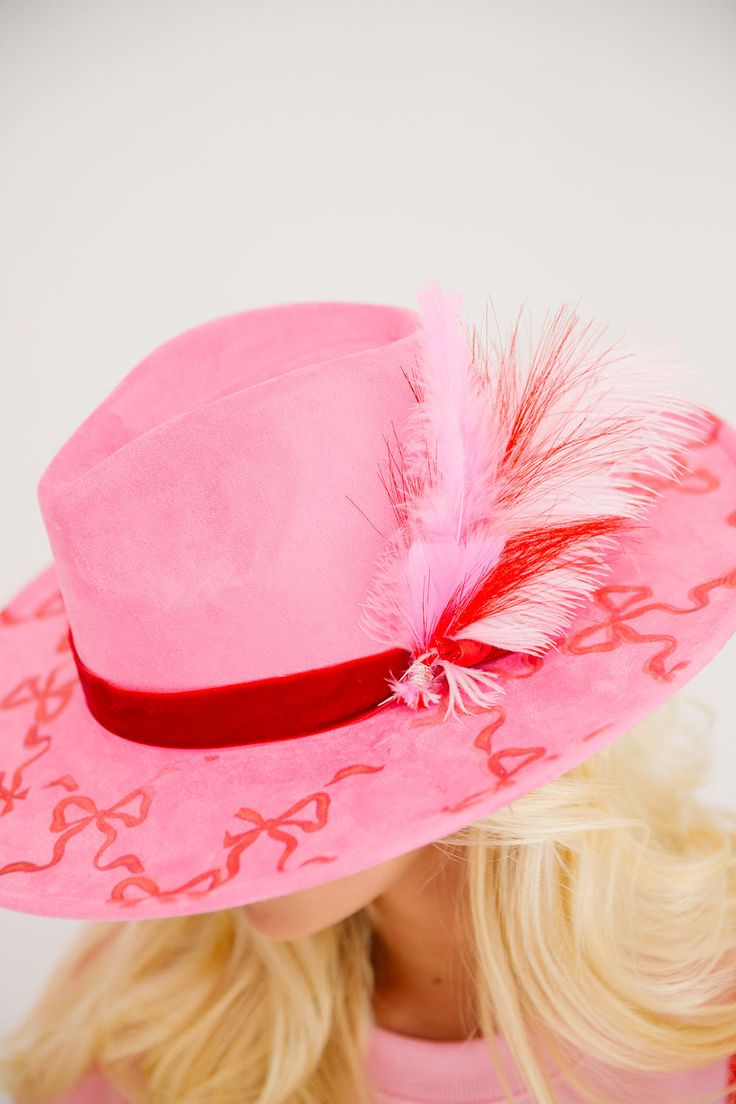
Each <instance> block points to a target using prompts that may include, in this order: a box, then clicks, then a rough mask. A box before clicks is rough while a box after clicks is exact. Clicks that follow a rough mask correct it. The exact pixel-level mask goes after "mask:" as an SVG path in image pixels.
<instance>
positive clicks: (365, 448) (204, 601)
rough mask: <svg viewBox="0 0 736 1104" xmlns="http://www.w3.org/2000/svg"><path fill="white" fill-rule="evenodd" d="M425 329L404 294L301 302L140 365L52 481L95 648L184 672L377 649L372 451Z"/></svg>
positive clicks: (56, 538)
mask: <svg viewBox="0 0 736 1104" xmlns="http://www.w3.org/2000/svg"><path fill="white" fill-rule="evenodd" d="M417 338H418V329H417V315H416V314H415V313H414V312H412V311H409V310H402V309H395V308H392V307H386V306H372V305H369V304H357V303H349V302H345V303H299V304H294V305H288V306H274V307H268V308H263V309H257V310H251V311H245V312H242V313H238V314H233V315H230V316H226V317H223V318H218V319H216V320H214V321H211V322H208V323H206V324H204V325H201V326H197V327H195V328H192V329H190V330H187V331H186V332H184V333H182V334H181V335H179V336H178V337H176V338H174V339H173V340H171V341H167V342H166V343H165V344H163V345H161V346H159V347H158V348H157V349H156V350H154V352H152V353H151V354H150V356H148V357H146V358H145V359H144V360H143V361H142V362H141V363H140V364H138V365H137V367H135V368H134V369H133V370H132V371H131V372H129V373H128V375H126V376H125V378H124V379H123V380H122V381H121V382H120V383H119V384H118V385H117V387H115V389H114V390H113V391H112V392H111V394H110V395H109V396H108V397H107V398H106V399H105V400H104V402H102V403H101V404H100V406H98V407H97V409H96V410H94V412H93V413H92V414H91V415H90V416H89V417H88V418H87V419H86V420H85V421H84V422H83V423H82V424H81V425H80V427H79V428H78V429H77V430H76V432H75V433H74V434H73V435H72V436H71V437H70V439H69V440H68V441H67V442H66V443H65V444H64V446H63V447H62V448H61V450H60V451H59V452H58V454H57V455H56V456H55V457H54V459H53V460H52V462H51V463H50V464H49V466H48V467H47V468H46V470H45V471H44V473H43V475H42V477H41V479H40V481H39V484H38V498H39V504H40V507H41V512H42V515H43V519H44V523H45V525H46V528H47V531H48V536H49V540H50V543H51V547H52V551H53V554H54V559H55V562H56V569H57V573H58V579H59V585H60V589H61V591H62V594H63V598H64V605H65V608H66V611H67V616H68V620H69V624H70V627H71V631H72V634H73V638H74V644H75V646H76V649H77V651H78V653H79V656H80V657H81V659H82V660H83V661H84V663H85V664H86V665H87V666H89V667H90V668H91V669H92V670H93V671H94V672H95V673H96V674H97V675H99V676H101V677H102V678H105V679H109V680H110V681H111V682H113V683H116V684H119V685H121V686H127V687H133V688H137V689H140V690H154V691H179V690H187V689H194V688H199V687H207V686H219V685H222V684H230V683H239V682H244V681H246V680H254V679H262V678H269V677H273V676H280V675H286V674H290V673H292V672H297V671H303V670H307V669H310V668H318V667H323V666H327V665H329V664H333V663H339V662H342V661H345V660H350V659H353V658H357V657H361V656H365V655H370V654H372V653H375V652H376V651H377V648H376V646H375V644H374V643H373V642H371V640H370V639H369V638H368V636H367V635H366V633H365V631H364V630H363V629H362V628H361V626H360V623H359V615H360V604H361V602H362V601H363V599H364V598H365V594H366V592H367V590H368V589H369V586H370V583H371V579H372V577H373V573H374V569H375V563H376V559H377V557H378V555H379V552H380V550H381V548H382V547H383V545H384V544H385V540H386V536H387V535H388V533H390V531H391V529H392V526H393V522H392V520H391V507H390V503H389V501H388V500H387V497H386V493H385V490H384V488H383V486H382V484H381V481H380V479H379V478H378V475H377V463H378V461H379V460H380V458H381V456H382V455H383V453H384V452H385V439H386V438H389V437H390V436H391V434H392V422H395V423H397V424H399V423H400V422H401V421H403V420H404V418H405V416H406V414H407V411H408V410H409V408H410V406H411V405H413V404H414V397H413V395H412V391H411V389H410V387H409V385H408V383H407V379H406V377H405V374H404V372H403V371H402V369H403V368H408V367H410V366H411V364H412V362H413V361H414V359H415V355H416V344H417Z"/></svg>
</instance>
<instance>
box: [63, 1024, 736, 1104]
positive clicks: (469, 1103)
mask: <svg viewBox="0 0 736 1104" xmlns="http://www.w3.org/2000/svg"><path fill="white" fill-rule="evenodd" d="M499 1052H500V1056H501V1060H502V1063H503V1068H504V1070H505V1071H506V1072H507V1074H508V1077H509V1083H510V1086H511V1089H512V1091H513V1092H515V1093H518V1094H519V1095H518V1098H517V1101H516V1104H533V1100H532V1098H531V1097H530V1096H529V1094H528V1093H526V1092H525V1091H524V1088H523V1082H522V1079H521V1076H520V1075H519V1073H518V1071H517V1069H516V1067H515V1065H514V1063H513V1062H512V1060H511V1056H510V1054H509V1052H508V1049H507V1047H506V1046H505V1045H504V1043H503V1041H501V1042H500V1044H499ZM578 1065H579V1067H580V1069H581V1070H593V1071H595V1074H596V1078H597V1079H596V1081H595V1084H596V1087H600V1088H603V1089H605V1091H607V1092H608V1093H609V1094H610V1097H611V1102H612V1104H654V1102H657V1104H659V1102H662V1104H665V1102H666V1104H689V1101H690V1099H691V1098H695V1097H696V1096H697V1095H698V1094H700V1095H703V1094H705V1093H706V1092H718V1091H719V1090H722V1096H721V1097H720V1098H717V1101H716V1104H727V1100H728V1097H727V1084H728V1060H727V1059H722V1060H720V1061H717V1062H713V1063H711V1064H710V1065H708V1066H706V1067H704V1068H702V1069H699V1070H690V1071H687V1072H684V1073H672V1074H620V1073H611V1071H610V1070H609V1069H608V1068H607V1067H604V1066H602V1065H599V1064H596V1063H593V1062H590V1061H589V1060H587V1059H585V1058H584V1057H581V1060H580V1061H579V1063H578ZM549 1068H550V1071H552V1070H553V1066H552V1063H549ZM366 1072H367V1077H368V1079H369V1081H370V1083H371V1084H372V1085H373V1086H374V1088H375V1091H376V1104H506V1101H505V1098H504V1096H503V1090H502V1087H501V1084H500V1080H499V1078H498V1077H497V1075H496V1073H495V1071H494V1069H493V1066H492V1064H491V1060H490V1057H489V1054H488V1050H487V1048H486V1044H485V1040H484V1039H471V1040H469V1041H468V1042H434V1041H429V1040H427V1039H415V1038H410V1037H409V1036H406V1035H399V1034H397V1033H395V1032H393V1031H387V1030H386V1029H385V1028H381V1027H378V1026H377V1025H374V1027H373V1030H372V1033H371V1037H370V1040H369V1046H368V1053H367V1056H366ZM735 1072H736V1068H735ZM552 1076H553V1085H554V1087H555V1091H556V1093H557V1096H558V1104H583V1102H582V1101H581V1098H580V1096H579V1095H578V1094H577V1093H576V1092H575V1091H574V1090H572V1089H571V1088H569V1087H566V1086H565V1085H564V1083H563V1082H562V1080H561V1079H560V1077H559V1076H556V1075H555V1074H554V1073H552ZM53 1104H127V1102H126V1100H125V1098H124V1097H122V1096H121V1095H120V1094H119V1093H117V1092H116V1091H115V1090H114V1089H113V1088H112V1087H111V1086H110V1084H109V1083H108V1082H107V1081H106V1080H105V1079H104V1078H103V1077H102V1076H101V1075H100V1074H99V1073H97V1072H93V1073H90V1074H88V1075H87V1077H85V1078H83V1079H82V1080H81V1081H80V1082H79V1083H78V1084H77V1085H75V1086H74V1088H73V1089H71V1090H70V1091H69V1092H68V1093H65V1094H64V1095H63V1096H61V1097H58V1098H57V1100H55V1101H54V1102H53Z"/></svg>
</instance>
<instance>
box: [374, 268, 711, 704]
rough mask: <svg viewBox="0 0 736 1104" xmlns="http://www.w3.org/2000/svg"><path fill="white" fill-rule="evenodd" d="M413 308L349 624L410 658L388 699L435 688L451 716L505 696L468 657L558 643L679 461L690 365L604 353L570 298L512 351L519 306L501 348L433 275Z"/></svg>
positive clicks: (616, 350)
mask: <svg viewBox="0 0 736 1104" xmlns="http://www.w3.org/2000/svg"><path fill="white" fill-rule="evenodd" d="M419 303H420V321H421V335H420V336H421V340H420V356H419V366H418V370H417V371H416V372H415V373H414V374H413V375H412V376H408V377H407V378H408V381H409V383H410V385H411V387H412V390H413V392H414V396H415V398H416V400H417V405H416V407H414V408H413V409H412V411H411V413H410V415H409V418H408V420H407V423H406V426H405V430H404V433H403V435H402V438H400V439H398V440H397V447H396V451H395V452H394V450H393V449H392V448H391V446H389V450H388V451H389V457H388V470H387V472H386V473H385V474H382V478H383V482H384V485H385V487H386V489H387V491H388V494H389V497H390V500H391V505H392V507H393V512H394V516H395V518H396V523H397V524H396V530H395V532H394V534H393V535H392V537H391V540H390V541H389V543H388V545H387V547H386V548H385V549H384V550H383V552H382V554H381V556H380V557H379V561H378V564H377V569H376V574H375V576H374V580H373V585H372V588H371V591H370V593H369V595H368V597H367V598H366V600H365V602H364V604H363V612H362V616H361V624H362V626H363V628H364V629H365V631H366V632H367V633H368V634H369V635H370V636H371V637H372V638H373V639H375V640H376V641H378V642H379V643H381V644H382V645H384V646H386V647H403V648H405V649H406V650H408V651H409V652H410V653H411V655H412V662H411V664H410V666H409V667H408V668H407V670H406V671H405V672H404V673H403V674H402V675H401V677H400V678H398V679H397V678H395V677H394V676H391V677H390V678H389V679H388V680H387V681H388V685H389V687H390V688H391V690H392V696H391V697H392V698H395V699H400V700H402V701H404V702H405V703H406V704H407V705H409V706H410V707H412V708H414V709H416V708H419V707H421V706H428V705H431V704H436V703H437V702H439V701H440V700H441V697H442V695H443V693H444V692H447V698H448V702H447V711H446V713H445V717H446V718H447V717H448V716H449V715H450V714H453V715H457V713H458V712H469V711H470V710H469V709H468V706H469V705H470V704H472V705H475V706H476V707H478V708H480V709H484V708H488V707H490V706H491V705H493V704H494V703H495V702H496V701H497V700H498V699H499V697H500V695H501V693H502V684H501V682H500V680H499V679H498V677H497V675H495V674H494V672H493V670H492V669H484V668H483V667H481V666H478V664H479V663H482V662H483V661H484V660H486V659H488V658H489V656H492V653H493V652H494V650H495V649H499V650H500V651H501V652H523V653H526V654H529V655H540V654H541V653H542V652H544V651H546V650H547V649H548V648H550V647H553V646H554V644H555V642H556V641H557V640H558V638H559V637H560V635H561V634H562V633H563V632H564V630H565V628H567V627H568V625H569V624H570V623H571V621H572V619H573V617H574V616H575V613H576V612H577V610H578V608H579V606H580V605H581V604H582V603H583V602H584V601H585V600H586V599H588V598H590V597H591V596H592V594H593V593H594V592H595V590H596V589H597V588H598V587H599V586H600V585H601V583H602V582H603V580H604V578H605V576H606V574H607V573H608V569H609V561H610V557H611V554H612V553H613V552H614V551H616V550H617V549H618V548H619V547H620V538H621V536H622V535H623V534H624V533H625V532H627V531H629V530H631V529H633V528H636V527H637V526H639V525H641V524H642V519H643V518H644V515H645V513H646V511H647V510H648V509H649V508H650V507H651V506H652V504H653V502H654V500H655V499H656V497H657V492H656V490H654V489H653V488H652V477H653V476H657V477H663V476H664V477H665V478H667V479H677V478H678V477H679V476H680V475H681V474H682V473H683V472H684V471H685V470H686V462H685V453H686V449H687V446H688V445H691V444H694V443H696V442H697V441H699V440H702V439H703V438H704V435H705V433H706V430H707V414H706V412H705V411H704V410H703V408H702V407H700V406H699V405H698V403H697V401H696V400H695V398H694V397H693V396H694V389H695V386H696V385H697V380H696V378H695V377H694V376H693V375H692V374H691V373H690V372H689V370H688V369H687V368H686V367H685V366H683V365H679V364H673V363H670V362H668V361H658V360H656V359H655V358H652V357H651V356H647V355H646V354H645V353H644V352H642V351H641V350H640V349H637V348H627V347H626V346H624V345H623V344H622V343H614V344H613V345H610V346H607V347H600V337H601V333H600V332H592V328H591V324H590V323H589V324H587V325H585V326H583V325H582V324H581V321H580V319H579V317H578V316H577V314H576V313H575V312H574V311H573V310H572V309H571V308H569V307H566V306H563V307H561V308H560V309H559V310H558V311H557V312H556V314H555V315H554V316H553V317H552V319H551V320H550V319H547V320H545V324H544V326H543V329H542V332H541V335H540V338H539V340H538V341H537V343H536V344H535V345H534V344H532V343H531V341H530V348H529V350H528V351H527V352H526V353H522V351H521V349H520V341H519V325H520V319H521V315H519V318H518V319H517V322H516V325H515V327H514V329H513V331H512V334H511V337H510V339H509V340H508V342H506V343H505V344H504V343H503V342H500V343H499V345H498V347H495V346H493V345H492V344H490V343H489V344H488V345H487V346H485V345H483V344H482V343H481V341H480V339H479V336H478V334H477V331H475V330H474V331H473V333H472V335H471V338H470V340H469V339H468V336H467V334H466V330H465V326H464V323H463V321H462V318H461V316H460V311H461V298H460V296H458V295H449V294H445V293H444V292H443V291H442V290H441V289H440V287H439V286H438V285H437V284H436V283H432V284H430V285H428V287H427V288H425V290H424V291H423V292H422V293H420V296H419ZM387 444H388V442H387ZM387 700H391V698H390V699H387Z"/></svg>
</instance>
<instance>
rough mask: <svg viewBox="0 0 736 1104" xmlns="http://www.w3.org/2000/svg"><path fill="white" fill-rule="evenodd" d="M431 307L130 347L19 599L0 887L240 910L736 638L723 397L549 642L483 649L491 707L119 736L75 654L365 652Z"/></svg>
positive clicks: (510, 781)
mask: <svg viewBox="0 0 736 1104" xmlns="http://www.w3.org/2000/svg"><path fill="white" fill-rule="evenodd" d="M416 326H417V319H416V316H415V315H414V314H413V313H412V312H410V311H402V310H397V309H394V308H391V307H380V306H373V305H366V304H349V303H337V304H330V303H314V304H298V305H296V306H290V307H274V308H265V309H263V310H259V311H251V312H243V313H242V314H239V315H234V316H229V317H226V318H223V319H218V320H215V321H214V322H211V323H207V324H206V325H204V326H201V327H196V328H195V329H193V330H191V331H188V332H187V333H185V334H183V335H181V336H180V337H178V338H176V339H174V340H173V341H171V342H168V343H166V344H165V345H163V346H161V347H160V348H159V349H158V350H156V351H155V352H154V353H153V354H152V355H151V356H150V357H148V358H147V359H146V360H145V361H143V362H142V363H141V364H140V365H138V367H137V368H135V369H134V370H133V371H132V372H131V373H130V374H129V375H128V376H127V377H126V378H125V379H124V380H123V381H122V382H121V383H120V384H119V385H118V387H117V388H116V389H115V390H114V391H113V392H112V393H111V395H110V396H108V398H107V399H106V400H105V401H104V402H103V403H102V404H101V406H100V407H98V409H97V410H96V411H94V412H93V413H92V414H91V415H90V417H89V418H88V419H87V420H86V421H85V422H83V423H82V425H81V426H80V427H79V429H78V430H77V431H76V433H75V434H74V435H73V436H72V437H71V438H70V440H69V441H68V442H67V443H66V444H65V445H64V446H63V447H62V449H61V450H60V451H59V453H58V454H57V456H56V457H55V458H54V460H53V461H52V462H51V464H50V465H49V467H48V468H47V469H46V471H45V472H44V474H43V476H42V478H41V481H40V483H39V502H40V504H41V509H42V513H43V517H44V521H45V523H46V525H47V529H48V533H49V539H50V542H51V546H52V551H53V556H54V562H53V563H52V564H50V565H49V566H48V567H47V568H46V569H45V570H43V571H42V572H40V573H39V574H38V575H37V576H36V577H34V578H33V579H31V580H30V582H29V583H28V584H27V585H26V586H25V587H24V588H23V589H22V590H21V591H20V592H19V593H18V594H16V595H15V596H14V597H13V598H12V600H11V601H10V602H9V603H8V604H7V606H6V609H5V610H4V611H3V612H2V617H1V618H0V749H1V756H2V758H1V759H0V906H2V907H6V908H11V909H18V910H20V911H26V912H30V913H38V914H43V915H54V916H66V917H75V918H80V919H96V918H100V919H112V920H114V919H130V918H147V917H159V916H160V917H164V916H172V915H179V914H185V913H196V912H204V911H212V910H215V909H220V908H229V907H233V906H237V905H239V904H243V903H245V902H248V901H255V900H261V899H264V898H268V897H274V896H278V895H280V894H284V893H289V892H292V891H294V890H297V889H301V888H305V887H307V886H311V885H316V884H319V883H321V882H324V881H327V880H330V879H333V878H338V877H341V876H343V875H347V874H350V873H352V872H354V871H356V870H360V869H363V868H365V867H368V866H372V865H374V864H376V863H379V862H382V861H384V860H386V859H389V858H391V857H393V856H395V855H398V854H401V853H403V852H406V851H409V850H411V849H413V848H415V847H419V846H421V845H423V844H426V843H428V842H430V841H432V840H434V839H437V838H439V837H441V836H443V835H445V834H447V833H449V832H451V831H454V830H456V829H458V828H460V827H462V826H463V825H466V824H468V823H470V822H471V821H473V820H476V819H478V818H480V817H482V816H485V815H487V814H489V813H490V812H492V811H493V810H494V809H496V808H498V807H500V806H502V805H505V804H507V803H508V802H510V801H511V800H513V799H514V798H515V797H518V796H520V795H521V794H523V793H526V792H527V791H529V790H531V789H533V788H535V787H537V786H540V785H542V784H544V783H545V782H546V781H548V780H549V779H551V778H554V777H556V776H558V775H560V774H562V773H563V772H564V771H565V770H567V769H569V768H570V767H572V766H574V765H575V764H576V763H578V762H580V761H581V760H583V759H585V758H587V757H588V756H589V755H592V754H594V753H595V752H596V751H597V750H598V749H599V748H601V747H602V746H604V745H605V744H608V743H609V742H611V741H612V740H614V739H616V738H617V736H619V735H620V734H622V733H623V732H625V731H626V730H627V729H628V728H630V727H631V726H632V725H633V724H635V723H636V722H637V721H639V720H641V719H642V718H643V717H644V716H646V715H647V714H648V713H650V712H652V711H653V710H654V709H656V708H657V706H658V705H659V704H660V703H661V702H663V701H664V700H665V699H666V698H667V697H669V696H670V695H671V694H673V693H675V692H677V691H678V690H679V689H680V688H681V687H682V686H684V685H685V684H686V683H687V681H688V679H690V678H691V677H692V676H693V675H695V674H696V673H697V672H698V671H699V670H700V668H701V667H702V666H703V665H704V664H706V663H707V662H708V661H709V660H710V659H711V658H712V657H713V656H714V655H715V654H716V653H717V652H718V650H719V649H720V648H721V647H722V646H723V645H724V644H725V643H726V641H727V640H728V639H729V638H730V636H731V635H732V633H733V632H734V631H735V630H736V593H735V590H734V588H735V587H736V431H735V430H734V428H733V427H732V426H730V425H728V424H726V423H724V422H723V421H722V420H720V419H719V418H717V417H716V416H715V415H714V416H713V417H712V427H711V433H710V437H709V439H708V440H707V441H706V442H705V443H703V444H702V445H700V446H698V447H697V448H694V449H693V450H692V452H691V454H690V458H689V464H690V468H689V471H688V473H687V474H686V476H685V477H684V478H682V479H681V480H680V481H679V482H677V483H672V482H667V483H664V482H663V483H662V484H661V486H660V487H659V492H660V495H659V499H658V501H657V504H656V506H655V507H654V508H653V509H652V511H651V513H650V514H649V515H648V518H647V523H646V524H645V525H643V526H642V527H641V528H640V529H639V530H638V531H637V532H636V533H633V534H628V535H627V536H626V538H625V543H624V545H623V547H622V550H621V551H620V552H619V553H618V554H617V555H616V556H615V557H613V558H612V560H611V572H610V575H609V578H608V580H607V581H606V582H605V583H604V585H602V586H601V587H600V588H599V590H598V592H597V593H596V595H595V598H594V599H593V600H592V601H591V602H589V603H587V604H586V605H585V606H584V607H582V608H581V609H580V611H579V613H578V615H577V617H576V619H575V622H574V623H573V625H572V626H571V627H570V629H569V630H568V631H567V633H566V635H565V638H564V640H563V641H562V642H561V644H560V645H559V646H558V647H556V648H554V649H552V650H550V651H549V652H548V653H547V654H546V655H545V656H544V657H543V658H539V659H530V658H529V657H524V656H521V655H514V656H506V657H504V658H502V659H500V660H496V661H488V663H487V664H484V666H488V667H489V668H490V667H492V668H493V669H495V670H497V671H498V672H499V674H500V676H501V678H502V680H503V685H504V689H505V693H504V697H503V700H502V702H501V703H500V704H498V705H497V706H494V707H493V708H492V709H491V710H488V711H485V712H481V713H477V714H475V715H472V716H464V717H460V718H457V719H451V720H449V721H447V722H444V720H443V714H444V708H445V706H444V703H441V704H440V706H438V707H436V708H432V709H428V710H421V711H419V712H414V711H412V710H410V709H409V708H408V707H406V706H404V705H403V704H401V703H397V702H393V703H391V704H389V705H387V706H386V707H384V708H383V709H381V710H379V711H377V712H376V713H374V714H372V715H370V716H368V717H366V718H364V719H362V720H359V721H358V722H356V723H354V724H347V725H341V726H340V727H337V728H334V729H330V730H328V731H324V732H320V733H315V734H310V735H308V736H304V737H299V738H297V739H292V740H286V741H282V742H278V743H271V744H268V743H263V744H254V745H251V746H245V747H234V748H221V749H213V750H211V751H206V750H177V749H166V748H158V747H149V746H144V745H139V744H136V743H134V742H132V741H130V740H126V739H124V738H122V737H120V736H117V735H115V734H114V733H111V732H109V731H108V730H107V729H105V728H104V727H103V726H102V725H100V724H98V723H97V722H96V721H95V720H94V718H93V717H92V716H91V714H90V713H89V710H88V708H87V706H86V703H85V700H84V695H83V693H82V689H81V686H80V684H79V681H78V677H77V672H76V667H75V664H74V661H73V658H72V656H71V653H70V651H69V646H68V640H67V631H68V629H69V626H71V629H72V631H73V633H74V639H75V642H76V644H77V647H78V649H79V653H80V655H81V657H82V659H83V660H84V662H85V663H87V664H88V665H89V666H90V667H91V668H92V669H93V670H94V671H95V672H96V673H98V674H99V675H101V676H102V677H105V678H108V679H110V680H111V681H116V682H119V683H121V684H122V685H130V686H134V687H137V688H140V689H161V690H178V689H193V688H197V687H201V686H205V685H220V684H226V683H229V682H237V681H242V680H246V679H249V678H254V679H255V678H258V677H265V676H269V675H276V674H286V673H291V672H293V671H296V670H303V669H306V668H309V667H313V666H321V665H326V664H328V663H331V662H337V661H341V660H346V659H350V658H354V657H357V656H361V655H367V654H371V653H373V652H375V651H377V650H379V649H378V648H377V646H376V645H375V644H374V642H373V641H372V640H371V639H370V638H369V637H368V636H367V635H366V634H365V633H364V631H363V630H362V629H361V627H360V626H359V624H358V613H359V608H360V602H361V600H362V599H363V598H364V596H365V594H366V592H367V590H368V586H369V583H370V580H371V579H372V577H373V571H374V568H375V562H376V559H377V557H378V555H379V553H380V552H381V551H382V549H383V548H384V544H385V540H384V538H385V537H387V536H388V534H389V532H390V531H391V528H392V525H393V516H392V514H391V511H390V509H389V504H388V496H387V494H386V491H385V488H384V487H383V486H382V484H381V481H380V479H379V474H378V468H379V463H380V462H383V460H384V458H385V441H384V436H391V435H392V433H393V428H394V426H395V428H396V430H397V431H399V432H400V430H401V424H402V422H403V419H404V418H405V416H406V415H407V414H408V412H409V410H410V409H411V407H412V404H413V403H414V401H415V400H414V397H413V395H412V392H411V389H410V388H409V386H408V383H407V381H406V379H405V377H404V374H403V371H402V369H403V368H409V367H411V366H412V363H413V360H414V358H415V356H416V353H417V329H416Z"/></svg>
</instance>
